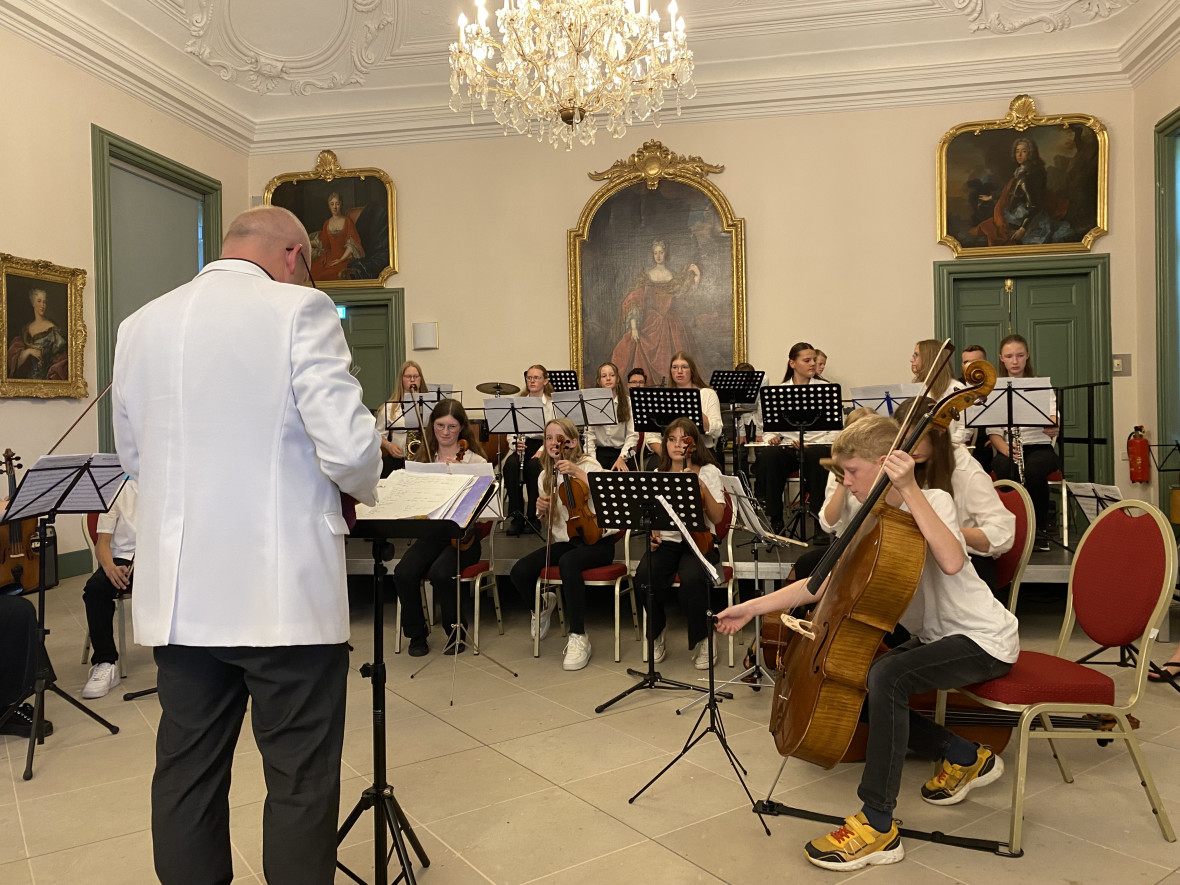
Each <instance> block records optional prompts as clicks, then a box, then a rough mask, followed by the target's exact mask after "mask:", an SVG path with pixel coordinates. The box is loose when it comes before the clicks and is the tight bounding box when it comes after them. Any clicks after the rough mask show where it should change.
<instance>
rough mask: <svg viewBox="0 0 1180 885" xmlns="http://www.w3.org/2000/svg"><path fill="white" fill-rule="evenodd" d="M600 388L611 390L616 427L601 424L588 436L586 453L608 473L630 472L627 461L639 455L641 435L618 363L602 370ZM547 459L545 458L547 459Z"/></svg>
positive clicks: (610, 364)
mask: <svg viewBox="0 0 1180 885" xmlns="http://www.w3.org/2000/svg"><path fill="white" fill-rule="evenodd" d="M598 386H599V387H608V388H610V390H611V398H612V399H613V400H614V401H615V418H616V421H615V423H614V424H610V425H606V424H597V425H594V426H593V427H591V428H590V433H588V434H587V440H586V454H587V455H589V456H590V457H591V458H595V459H597V461H598V463H599V464H601V465H602V466H603V468H604V469H606V470H627V461H626V459H627V458H628V457H630V456H631V455H632V454H633V453H634V452H635V447H636V445H637V444H638V442H639V434H638V433H636V432H635V423H634V422H633V421H632V420H631V397H630V395H629V394H628V393H627V388H626V387H625V386H624V384H623V376H622V375H620V374H619V367H618V366H616V365H615V364H614V363H603V364H602V365H601V366H599V367H598ZM543 457H544V456H542V458H543Z"/></svg>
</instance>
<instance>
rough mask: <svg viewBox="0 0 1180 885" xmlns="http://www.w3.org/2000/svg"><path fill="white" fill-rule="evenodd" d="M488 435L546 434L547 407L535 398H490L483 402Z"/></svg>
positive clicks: (485, 398)
mask: <svg viewBox="0 0 1180 885" xmlns="http://www.w3.org/2000/svg"><path fill="white" fill-rule="evenodd" d="M483 414H484V419H485V420H486V421H487V422H488V433H510V434H520V433H544V432H545V407H544V405H543V404H542V403H541V400H540V398H539V397H535V396H488V397H484V401H483Z"/></svg>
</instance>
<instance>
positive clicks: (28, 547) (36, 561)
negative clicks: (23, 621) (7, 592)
mask: <svg viewBox="0 0 1180 885" xmlns="http://www.w3.org/2000/svg"><path fill="white" fill-rule="evenodd" d="M17 460H19V456H18V455H17V454H16V453H15V452H14V451H12V449H5V450H4V470H3V472H4V473H7V474H8V500H10V501H11V500H12V499H13V498H14V497H15V496H16V468H17V466H18V465H17V463H16V462H17ZM36 533H37V519H36V517H30V518H28V519H22V520H18V521H15V522H10V523H9V524H8V525H7V526H2V527H0V589H3V588H5V587H9V586H12V587H16V586H18V585H19V586H20V588H21V589H22V590H24V591H28V590H35V589H36V588H37V583H38V581H39V580H40V575H41V567H40V563H41V553H40V548H39V546H38V545H36V544H35V543H33V542H34V535H36Z"/></svg>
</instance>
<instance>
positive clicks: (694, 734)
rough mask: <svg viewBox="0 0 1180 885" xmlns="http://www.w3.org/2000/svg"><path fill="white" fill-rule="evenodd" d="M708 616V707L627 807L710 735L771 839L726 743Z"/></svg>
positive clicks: (712, 619) (711, 622)
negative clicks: (706, 716)
mask: <svg viewBox="0 0 1180 885" xmlns="http://www.w3.org/2000/svg"><path fill="white" fill-rule="evenodd" d="M706 615H707V617H708V619H709V632H708V635H707V639H708V643H709V645H708V649H709V694H708V700H707V701H706V702H705V706H704V707H703V708H702V709H701V715H700V716H698V717H697V721H696V723H694V724H693V727H692V731H690V732H689V733H688V739H687V740H686V741H685V742H684V747H683V748H681V750H680V752H679V753H677V754H676V756H675V758H674V759H673V760H672V761H671V762H669V763H668V764H667V765H665V766H664V767H663V768H661V769H660V771H659V774H657V775H656V776H655V777H653V778H652V779H651V780H649V781H648V782H647V783H646V784H644V785H643V786H642V787H641V788H640V790H639V792H638V793H636V794H635V795H634V796H632V797H631V798H630V799H628V800H627V803H628V804H634V802H635V800H636V799H638V798H639V797H640V796H642V795H643V794H644V793H645V792H647V788H648V787H650V786H651V785H652V784H654V783H655V782H656V781H658V780H659V779H660V778H661V777H663V776H664V774H665V772H667V771H668V769H670V768H671V767H672V766H673V765H675V764H676V763H677V762H679V761H680V760H681V759H683V758H684V757H685V756H686V755H687V754H688V751H689V750H691V749H692V748H693V747H695V746H696V745H697V744H699V743H700V742H701V741H703V740H704V739H705V735H708V734H711V735H713V736H714V737H716V738H717V740H718V742H719V743H720V744H721V749H722V750H724V751H725V758H726V759H728V760H729V764H730V767H732V768H733V771H734V774H736V775H737V776H738V783H740V784H741V785H742V789H743V790H745V791H746V798H748V799H749V800H750V806H751V807H752V808H754V812H755V813H756V814H758V820H760V821H762V829H764V830H765V831H766V835H767V836H769V835H770V827H768V826H766V821H765V820H764V819H763V818H762V815H761V814H760V813H759V812H758V808H757V805H758V803H757V802H756V801H755V799H754V795H753V793H751V792H750V788H749V787H747V786H746V779H745V777H744V775H747V774H749V772H748V771H746V769H745V768H744V767H743V766H742V763H741V762H739V761H738V757H737V754H736V753H734V752H733V750H732V749H731V748H730V746H729V741H727V740H726V739H725V725H724V723H722V721H721V711H720V710H719V709H718V707H717V691H716V684H715V681H714V674H715V669H716V665H715V664H714V663H713V625H714V624H716V623H717V618H716V617H715V616H714V615H713V613H712V612H706ZM706 713H707V714H708V716H709V724H708V725H706V726H705V727H704V729H702V730H701V731H700V732H698V731H697V729H698V728H700V727H701V723H702V722H704V721H705V714H706Z"/></svg>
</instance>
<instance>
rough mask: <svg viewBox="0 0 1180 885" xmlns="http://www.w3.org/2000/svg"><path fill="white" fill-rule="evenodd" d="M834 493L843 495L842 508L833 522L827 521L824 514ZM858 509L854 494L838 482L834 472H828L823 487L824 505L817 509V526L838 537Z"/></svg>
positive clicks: (858, 502)
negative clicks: (825, 485) (826, 480)
mask: <svg viewBox="0 0 1180 885" xmlns="http://www.w3.org/2000/svg"><path fill="white" fill-rule="evenodd" d="M836 495H843V496H844V509H843V510H841V511H840V518H839V519H837V520H836V521H835V522H834V523H829V522H828V521H827V519H825V518H824V514H825V513H827V511H828V502H829V501H831V500H832V498H834V497H835V496H836ZM858 510H860V501H858V500H856V496H855V495H853V494H852V493H851V492H850V491H848V489H846V488H844V486H843V485H841V484H840V481H839V480H838V479H836V474H834V473H831V472H829V473H828V484H827V487H826V488H825V489H824V506H823V507H821V508H820V509H819V527H820V528H821V529H823V530H824V531H825V532H827V533H828V534H829V535H836V536H837V537H839V536H840V535H842V534H844V529H845V528H847V527H848V521H849V520H850V519H852V517H854V516H855V515H856V511H858Z"/></svg>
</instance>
